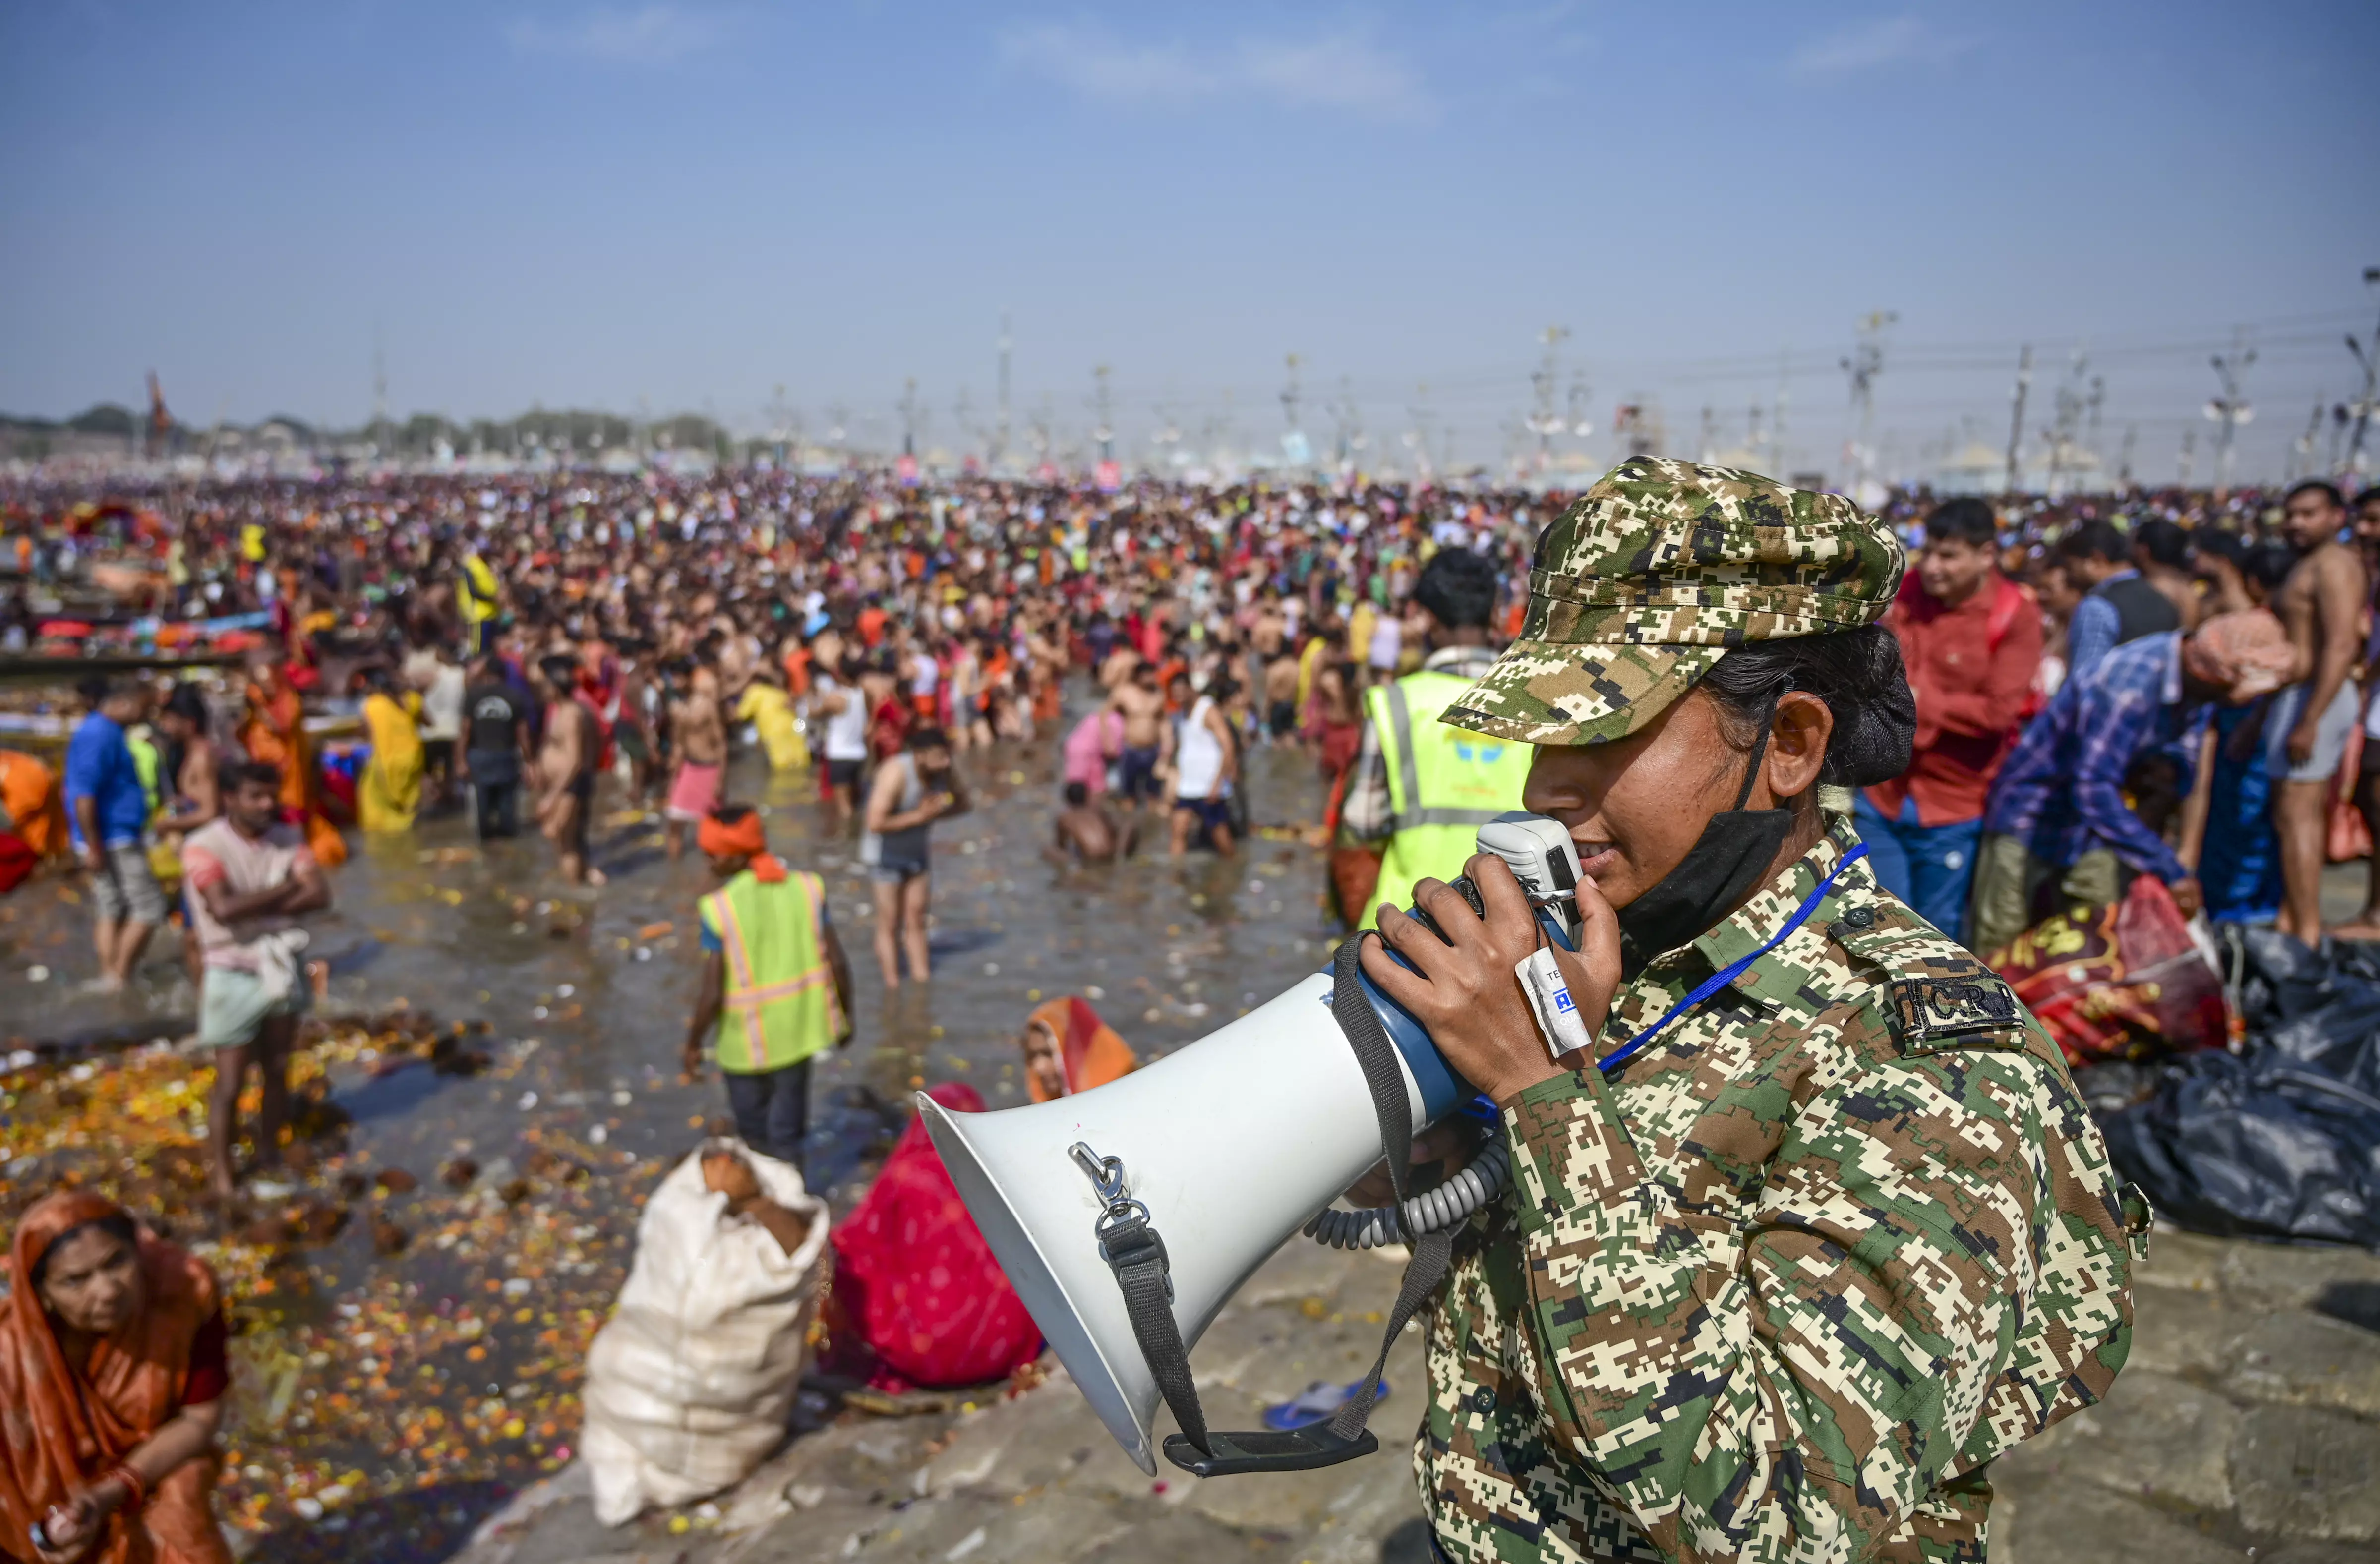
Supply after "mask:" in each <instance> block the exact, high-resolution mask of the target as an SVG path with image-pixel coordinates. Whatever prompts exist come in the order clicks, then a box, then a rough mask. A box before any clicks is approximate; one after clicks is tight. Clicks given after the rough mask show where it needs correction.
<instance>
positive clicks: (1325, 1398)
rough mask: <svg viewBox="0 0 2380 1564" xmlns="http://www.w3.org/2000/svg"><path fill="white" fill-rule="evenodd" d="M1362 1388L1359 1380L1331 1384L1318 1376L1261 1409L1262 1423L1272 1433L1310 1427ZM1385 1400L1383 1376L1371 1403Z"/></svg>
mask: <svg viewBox="0 0 2380 1564" xmlns="http://www.w3.org/2000/svg"><path fill="white" fill-rule="evenodd" d="M1362 1388H1364V1382H1363V1381H1362V1380H1360V1379H1358V1380H1356V1381H1355V1382H1354V1384H1353V1385H1333V1384H1331V1383H1330V1381H1329V1380H1327V1379H1318V1380H1316V1381H1315V1382H1314V1383H1313V1384H1311V1385H1308V1386H1307V1387H1306V1388H1305V1389H1304V1390H1302V1391H1300V1392H1299V1393H1298V1394H1297V1395H1296V1396H1294V1397H1293V1398H1292V1399H1290V1400H1285V1401H1282V1402H1281V1403H1280V1404H1279V1405H1277V1406H1269V1407H1267V1408H1265V1410H1264V1425H1265V1426H1266V1427H1268V1428H1269V1429H1271V1430H1272V1431H1273V1432H1274V1433H1276V1434H1286V1433H1288V1432H1290V1431H1291V1430H1292V1429H1294V1428H1309V1427H1312V1426H1313V1425H1315V1424H1318V1423H1320V1422H1322V1421H1323V1420H1324V1419H1325V1418H1328V1417H1329V1416H1330V1414H1331V1413H1333V1412H1337V1411H1338V1410H1339V1409H1340V1408H1341V1407H1342V1406H1345V1405H1346V1404H1347V1403H1348V1402H1349V1401H1351V1400H1354V1399H1355V1392H1356V1391H1358V1390H1361V1389H1362ZM1388 1399H1389V1382H1388V1381H1387V1380H1385V1379H1383V1380H1381V1381H1380V1391H1379V1394H1378V1395H1377V1396H1374V1397H1373V1398H1372V1404H1373V1405H1375V1406H1378V1404H1379V1403H1380V1402H1382V1401H1385V1400H1388Z"/></svg>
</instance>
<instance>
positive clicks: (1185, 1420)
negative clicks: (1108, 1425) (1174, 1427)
mask: <svg viewBox="0 0 2380 1564" xmlns="http://www.w3.org/2000/svg"><path fill="white" fill-rule="evenodd" d="M1126 1204H1127V1205H1129V1206H1133V1207H1134V1210H1133V1212H1132V1213H1131V1214H1127V1215H1124V1216H1123V1217H1122V1218H1121V1219H1119V1220H1116V1221H1115V1222H1113V1223H1112V1224H1110V1223H1109V1222H1107V1221H1105V1220H1104V1219H1103V1220H1102V1221H1101V1223H1100V1226H1099V1255H1100V1257H1101V1258H1102V1259H1104V1260H1106V1261H1107V1263H1108V1268H1109V1269H1111V1270H1112V1271H1114V1272H1115V1279H1116V1289H1117V1291H1120V1292H1122V1293H1123V1310H1124V1315H1125V1317H1126V1318H1128V1319H1129V1320H1131V1321H1132V1338H1133V1340H1134V1341H1135V1342H1136V1343H1138V1345H1139V1347H1140V1355H1141V1357H1142V1359H1143V1360H1144V1361H1146V1362H1147V1364H1148V1372H1149V1376H1150V1377H1152V1378H1154V1379H1155V1380H1156V1381H1157V1388H1158V1390H1159V1391H1160V1393H1162V1394H1163V1395H1164V1397H1165V1404H1166V1405H1167V1406H1169V1407H1171V1408H1172V1409H1173V1420H1174V1421H1175V1422H1176V1423H1179V1424H1180V1425H1182V1431H1183V1432H1184V1434H1186V1435H1188V1436H1189V1437H1190V1442H1191V1443H1192V1444H1194V1445H1196V1446H1197V1447H1198V1452H1199V1453H1200V1454H1201V1455H1211V1454H1212V1453H1213V1451H1212V1450H1211V1449H1209V1447H1208V1439H1207V1413H1206V1411H1205V1409H1204V1408H1202V1407H1200V1406H1199V1404H1198V1386H1197V1383H1196V1381H1195V1380H1193V1379H1192V1378H1191V1376H1190V1352H1189V1349H1187V1348H1186V1347H1184V1346H1183V1345H1182V1328H1181V1327H1180V1326H1178V1325H1176V1324H1175V1323H1174V1320H1173V1284H1172V1281H1171V1279H1169V1278H1168V1277H1167V1274H1166V1273H1167V1271H1168V1269H1169V1268H1170V1262H1169V1261H1168V1259H1167V1257H1166V1254H1165V1241H1164V1240H1162V1239H1160V1237H1158V1235H1157V1230H1156V1229H1155V1228H1153V1227H1151V1226H1150V1225H1149V1220H1148V1212H1147V1207H1145V1206H1141V1205H1140V1203H1139V1202H1137V1201H1130V1202H1126Z"/></svg>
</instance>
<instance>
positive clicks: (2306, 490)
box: [2281, 478, 2347, 511]
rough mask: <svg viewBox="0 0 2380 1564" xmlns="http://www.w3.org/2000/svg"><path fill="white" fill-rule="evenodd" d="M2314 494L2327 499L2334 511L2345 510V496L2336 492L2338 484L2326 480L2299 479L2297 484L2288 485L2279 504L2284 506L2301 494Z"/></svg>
mask: <svg viewBox="0 0 2380 1564" xmlns="http://www.w3.org/2000/svg"><path fill="white" fill-rule="evenodd" d="M2316 493H2318V494H2321V495H2322V496H2323V497H2324V498H2325V499H2327V500H2328V501H2329V502H2330V503H2331V507H2332V508H2333V509H2334V510H2342V511H2343V510H2345V509H2346V508H2347V496H2346V495H2344V494H2342V493H2340V492H2339V491H2338V484H2336V483H2333V482H2332V481H2330V479H2326V478H2305V479H2299V480H2298V481H2297V482H2295V483H2292V484H2290V485H2289V492H2288V493H2286V494H2284V495H2282V496H2281V503H2282V504H2284V505H2286V504H2288V503H2289V502H2290V501H2291V500H2294V499H2296V498H2297V497H2298V496H2299V495H2301V494H2316Z"/></svg>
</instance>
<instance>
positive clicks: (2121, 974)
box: [1990, 875, 2230, 1065]
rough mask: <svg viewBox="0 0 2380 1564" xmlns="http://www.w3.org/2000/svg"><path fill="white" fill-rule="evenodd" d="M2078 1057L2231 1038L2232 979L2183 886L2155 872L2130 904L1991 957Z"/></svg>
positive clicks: (2101, 1057)
mask: <svg viewBox="0 0 2380 1564" xmlns="http://www.w3.org/2000/svg"><path fill="white" fill-rule="evenodd" d="M1990 964H1991V966H1992V969H1993V970H1994V971H1996V972H1998V974H1999V975H2000V976H2001V977H2002V978H2003V979H2005V980H2006V981H2007V983H2008V985H2009V987H2010V988H2013V989H2015V990H2016V996H2017V998H2018V999H2020V1000H2023V1001H2024V1005H2025V1008H2026V1009H2027V1010H2030V1011H2031V1012H2033V1014H2034V1019H2036V1020H2038V1021H2039V1022H2040V1023H2041V1024H2042V1025H2043V1026H2045V1027H2046V1028H2047V1029H2048V1031H2049V1035H2050V1036H2051V1037H2054V1038H2056V1039H2057V1041H2058V1049H2059V1050H2060V1051H2062V1052H2063V1053H2064V1054H2065V1055H2066V1061H2067V1063H2068V1064H2070V1065H2083V1064H2093V1063H2097V1062H2100V1061H2107V1060H2119V1059H2128V1060H2142V1059H2151V1058H2155V1057H2156V1056H2158V1055H2161V1054H2167V1053H2191V1052H2195V1051H2197V1050H2199V1049H2214V1048H2221V1047H2222V1046H2224V1045H2225V1044H2226V1043H2228V1041H2229V1040H2230V1018H2229V1012H2228V1009H2227V1008H2226V1006H2225V1003H2224V998H2223V979H2222V975H2221V973H2220V972H2219V971H2218V970H2217V968H2216V965H2215V964H2214V963H2213V962H2212V961H2210V960H2209V959H2208V957H2207V952H2206V950H2205V949H2204V947H2202V946H2201V945H2200V944H2199V943H2198V941H2197V940H2196V938H2195V937H2194V936H2193V935H2192V932H2191V928H2190V924H2189V922H2188V920H2186V919H2185V918H2183V916H2182V915H2181V909H2180V907H2178V906H2176V905H2175V904H2174V900H2173V894H2172V892H2170V891H2168V890H2167V889H2166V888H2165V887H2164V885H2162V884H2161V883H2159V882H2158V881H2157V879H2155V877H2153V876H2150V875H2142V876H2140V877H2138V878H2137V879H2134V880H2133V881H2132V884H2131V890H2129V891H2126V892H2125V893H2124V899H2123V900H2122V901H2120V902H2116V903H2109V904H2107V905H2106V906H2099V907H2077V908H2074V909H2072V910H2070V911H2068V912H2064V913H2060V914H2058V915H2057V916H2055V917H2050V918H2046V919H2044V920H2043V921H2042V922H2040V923H2038V924H2035V925H2034V927H2031V928H2028V929H2026V930H2025V931H2024V932H2023V933H2022V934H2021V935H2019V936H2018V937H2017V938H2016V939H2015V940H2012V941H2010V944H2009V946H2008V948H2007V949H2006V950H2003V951H1997V952H1993V953H1992V956H1991V958H1990Z"/></svg>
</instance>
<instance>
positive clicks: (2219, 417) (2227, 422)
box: [2204, 326, 2256, 499]
mask: <svg viewBox="0 0 2380 1564" xmlns="http://www.w3.org/2000/svg"><path fill="white" fill-rule="evenodd" d="M2207 362H2208V363H2210V364H2212V365H2213V366H2214V367H2215V377H2216V380H2217V381H2218V382H2220V383H2221V385H2222V388H2223V394H2221V395H2219V396H2216V397H2212V398H2210V399H2209V400H2208V402H2207V404H2206V406H2205V407H2204V413H2205V415H2206V417H2207V418H2208V420H2209V421H2210V422H2212V423H2213V424H2214V425H2215V426H2216V430H2215V495H2216V498H2217V499H2222V498H2225V497H2226V496H2228V495H2229V493H2230V492H2231V458H2232V443H2233V441H2234V439H2235V438H2236V437H2237V436H2238V434H2239V431H2240V425H2242V424H2248V423H2253V422H2255V419H2256V409H2255V408H2254V407H2253V406H2251V405H2250V404H2249V401H2248V391H2247V376H2248V370H2249V368H2250V367H2251V366H2252V365H2253V364H2254V363H2255V362H2256V350H2255V349H2254V348H2253V347H2252V346H2249V344H2248V328H2247V327H2245V326H2240V327H2239V328H2237V329H2236V330H2234V331H2233V332H2232V333H2231V351H2230V352H2228V353H2218V354H2216V355H2215V357H2214V358H2210V359H2208V360H2207Z"/></svg>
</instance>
